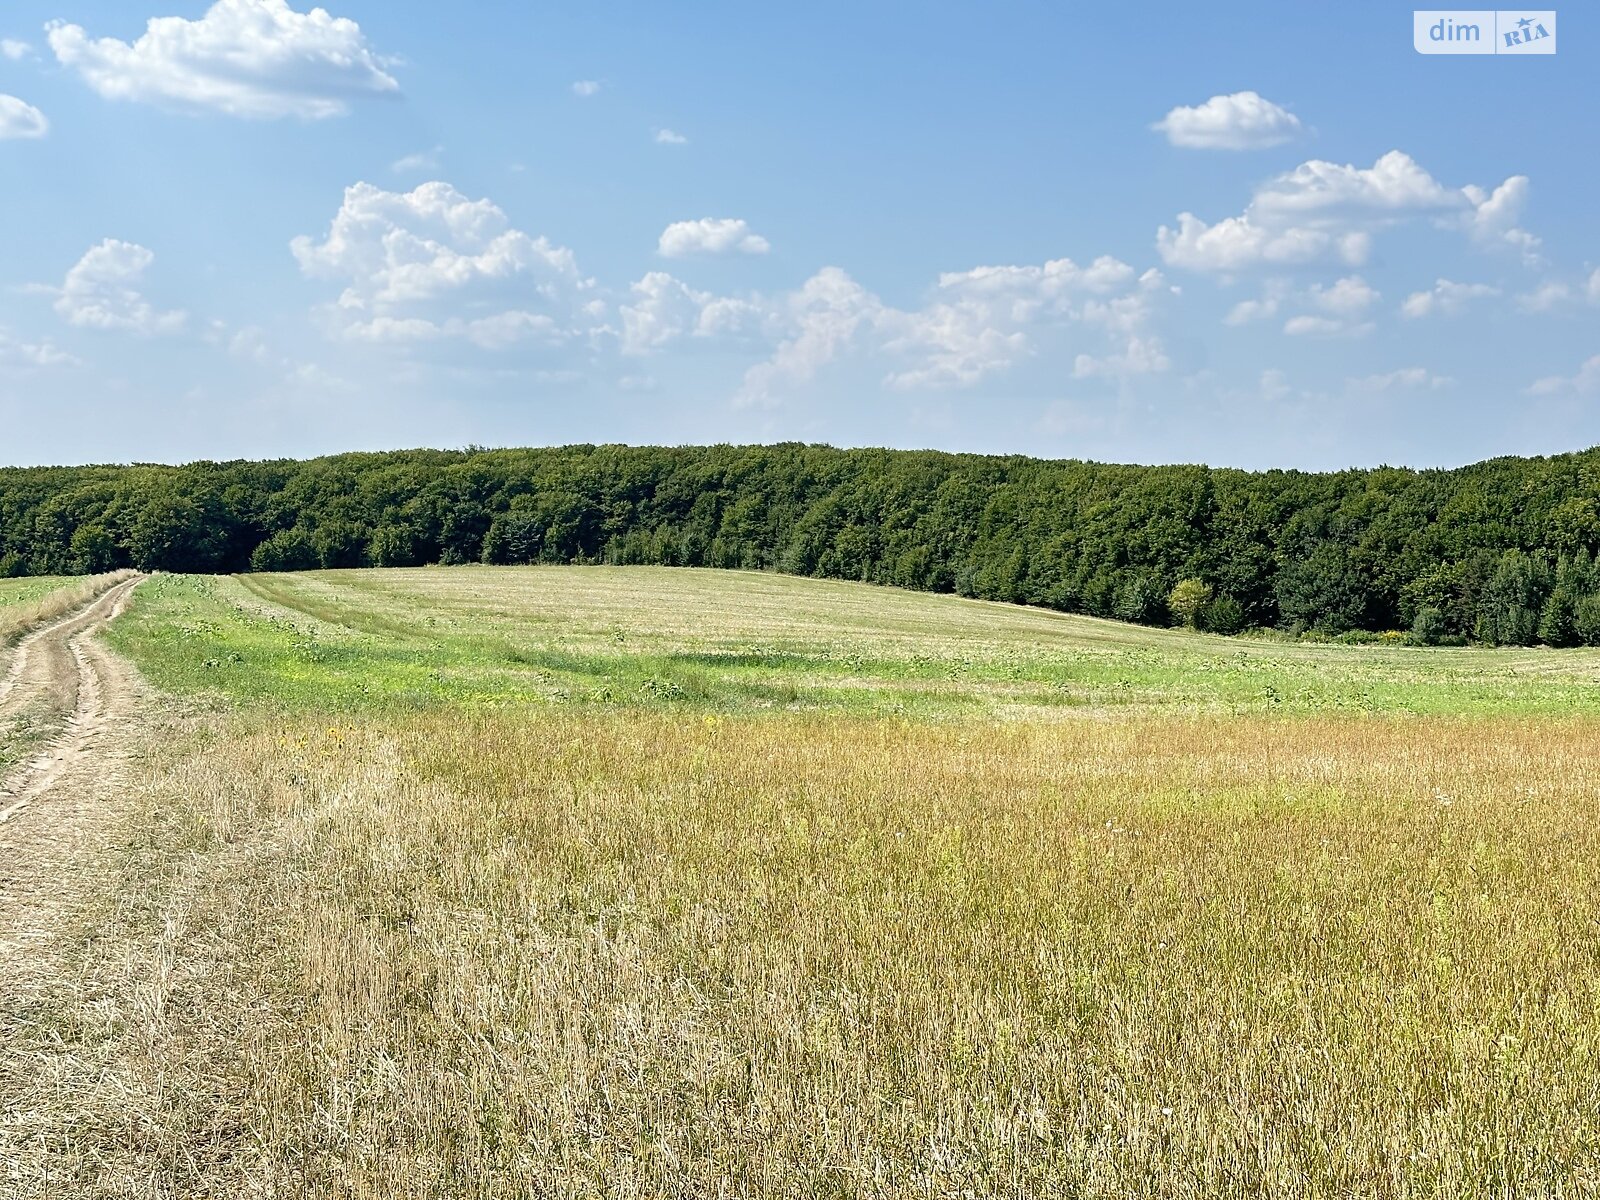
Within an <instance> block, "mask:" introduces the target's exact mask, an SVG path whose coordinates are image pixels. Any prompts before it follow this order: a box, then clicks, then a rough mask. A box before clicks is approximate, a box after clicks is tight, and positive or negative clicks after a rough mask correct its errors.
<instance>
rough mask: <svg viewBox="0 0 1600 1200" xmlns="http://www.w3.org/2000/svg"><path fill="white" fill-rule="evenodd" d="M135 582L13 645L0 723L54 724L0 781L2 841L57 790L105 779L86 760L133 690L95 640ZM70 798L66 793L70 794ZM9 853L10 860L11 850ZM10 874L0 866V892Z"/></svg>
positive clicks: (1, 687)
mask: <svg viewBox="0 0 1600 1200" xmlns="http://www.w3.org/2000/svg"><path fill="white" fill-rule="evenodd" d="M139 582H140V581H139V580H138V579H130V580H127V581H126V582H123V583H120V584H118V585H116V586H115V587H113V588H111V589H110V590H109V591H106V592H102V593H101V594H100V595H99V596H98V597H97V598H95V599H94V600H92V601H90V602H89V604H87V605H86V606H84V607H83V608H80V609H78V610H77V611H76V612H73V613H69V614H67V615H66V616H65V617H62V618H60V619H59V620H56V621H53V622H51V623H50V624H49V625H46V626H44V627H43V628H42V629H36V630H34V631H33V632H32V633H30V634H28V636H27V637H25V638H23V639H22V641H21V642H20V643H19V644H18V646H17V649H16V653H15V657H14V658H13V660H12V663H11V668H10V670H9V671H8V672H7V673H6V675H5V678H4V680H3V681H0V723H5V722H11V721H15V720H16V719H18V718H19V717H21V716H23V715H24V714H26V716H27V717H28V718H29V719H30V721H31V722H35V723H43V724H45V725H46V726H47V727H48V726H49V725H53V724H54V723H55V722H57V721H59V723H60V724H59V729H57V730H56V731H54V735H53V736H51V737H49V740H48V741H47V742H46V744H45V745H44V746H43V748H42V749H40V750H38V751H37V752H36V753H34V754H32V755H30V756H29V757H28V758H26V759H25V760H24V761H23V762H22V763H20V764H18V765H16V766H15V767H13V768H12V769H11V770H10V771H9V772H7V773H6V774H5V775H4V777H3V778H0V829H4V834H0V846H3V845H4V844H5V843H6V842H7V841H10V840H11V838H10V837H9V836H6V835H10V834H12V832H13V831H12V830H10V829H6V828H5V827H6V826H8V825H9V824H10V823H11V822H13V821H16V820H18V819H20V818H21V817H22V815H23V814H24V812H25V810H26V809H28V808H29V807H31V806H33V805H35V804H36V803H37V802H39V799H40V797H43V796H46V795H51V794H53V793H55V792H57V791H61V792H66V791H75V792H81V791H83V790H84V788H83V787H82V786H78V787H77V788H74V787H73V780H74V777H75V776H76V777H78V778H77V783H78V784H79V785H82V784H85V783H89V782H93V781H95V780H97V779H99V778H102V777H103V774H104V772H103V770H101V769H99V768H97V767H95V765H94V764H93V762H92V759H93V757H94V750H95V747H96V743H97V741H98V740H99V737H100V735H101V734H102V733H103V732H104V730H105V728H106V726H107V724H108V723H109V722H111V721H113V720H115V718H116V716H117V715H118V712H119V711H126V710H127V709H128V708H129V706H130V705H131V702H132V700H133V697H134V694H135V688H134V684H133V676H132V672H131V671H130V670H129V668H128V667H127V666H126V664H124V663H123V662H122V661H121V660H120V659H118V658H117V657H116V656H115V655H113V654H111V652H110V651H108V650H107V649H106V648H105V647H104V646H102V645H101V644H100V643H99V642H98V641H97V640H96V638H95V636H94V635H95V634H96V633H98V632H99V630H100V629H101V628H102V627H103V626H104V625H105V624H106V623H107V622H108V621H111V620H112V619H114V618H115V617H116V616H117V615H118V614H119V613H121V611H122V610H123V608H124V606H126V604H127V602H128V598H129V596H130V595H132V593H133V589H134V588H135V587H137V586H138V585H139ZM67 799H68V803H69V805H70V803H71V802H72V797H68V798H67ZM12 857H13V858H14V857H15V852H14V850H13V855H12ZM10 874H11V872H10V870H9V869H5V868H0V894H3V893H4V892H5V891H6V890H7V888H6V884H7V883H8V882H9V876H10Z"/></svg>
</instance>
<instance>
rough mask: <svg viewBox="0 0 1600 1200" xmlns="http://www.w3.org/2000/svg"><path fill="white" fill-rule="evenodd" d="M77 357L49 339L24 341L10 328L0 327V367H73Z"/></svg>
mask: <svg viewBox="0 0 1600 1200" xmlns="http://www.w3.org/2000/svg"><path fill="white" fill-rule="evenodd" d="M79 365H81V364H80V363H79V362H78V360H77V359H76V358H74V357H73V356H72V355H70V354H68V353H67V352H66V351H65V350H62V349H60V348H59V347H58V346H55V345H54V344H52V343H51V342H49V341H48V340H46V341H43V342H24V341H22V340H21V339H20V338H17V337H15V336H13V335H12V334H11V333H10V332H9V331H8V330H5V329H0V367H20V368H32V367H73V366H79Z"/></svg>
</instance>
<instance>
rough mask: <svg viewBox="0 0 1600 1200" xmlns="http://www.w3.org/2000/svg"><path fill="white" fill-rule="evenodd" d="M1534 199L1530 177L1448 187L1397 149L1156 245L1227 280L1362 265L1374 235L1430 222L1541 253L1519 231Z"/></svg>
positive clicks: (1278, 182)
mask: <svg viewBox="0 0 1600 1200" xmlns="http://www.w3.org/2000/svg"><path fill="white" fill-rule="evenodd" d="M1526 196H1527V180H1526V178H1525V177H1523V176H1513V177H1512V178H1511V179H1508V180H1507V181H1506V182H1505V183H1503V184H1501V185H1500V187H1498V188H1496V189H1495V190H1494V191H1493V192H1485V191H1484V190H1483V189H1482V188H1478V187H1476V186H1473V185H1468V186H1466V187H1462V188H1451V187H1448V186H1446V185H1445V184H1442V183H1440V182H1439V181H1438V180H1437V179H1435V178H1434V177H1433V176H1432V175H1431V174H1429V173H1428V172H1427V171H1426V170H1424V169H1423V168H1422V167H1421V166H1420V165H1419V164H1418V163H1417V162H1416V160H1414V159H1413V158H1411V156H1410V155H1408V154H1404V153H1402V152H1401V151H1399V150H1391V151H1390V152H1389V153H1387V154H1385V155H1383V156H1382V157H1381V158H1379V159H1378V160H1377V161H1376V162H1375V163H1373V165H1372V166H1371V167H1356V166H1352V165H1348V164H1340V163H1332V162H1324V161H1321V160H1312V161H1310V162H1305V163H1302V164H1300V165H1299V166H1298V167H1296V168H1295V169H1294V170H1292V171H1288V172H1286V173H1284V174H1282V175H1279V176H1277V177H1276V178H1274V179H1272V180H1269V181H1268V182H1267V183H1266V184H1264V185H1263V186H1261V187H1260V188H1258V189H1257V190H1256V192H1255V194H1254V195H1253V196H1252V197H1251V200H1250V203H1249V205H1248V206H1246V208H1245V210H1244V212H1243V213H1241V214H1239V215H1238V216H1234V217H1226V218H1224V219H1222V220H1219V221H1217V222H1215V223H1212V224H1208V223H1207V222H1205V221H1203V220H1201V219H1200V218H1199V217H1197V216H1195V215H1194V214H1193V213H1188V212H1185V213H1180V214H1179V216H1178V218H1177V224H1176V225H1175V226H1172V227H1168V226H1166V225H1163V226H1161V227H1160V229H1159V230H1158V231H1157V233H1156V247H1157V249H1158V250H1159V251H1160V253H1161V257H1162V259H1163V260H1164V261H1166V262H1167V263H1169V264H1170V265H1173V266H1178V267H1183V268H1185V269H1188V270H1193V271H1203V272H1214V273H1217V274H1224V275H1226V274H1232V273H1237V272H1240V271H1244V270H1248V269H1251V268H1257V267H1263V266H1267V267H1285V266H1298V265H1305V264H1311V263H1325V262H1341V263H1344V264H1346V265H1350V266H1356V265H1359V264H1361V263H1363V262H1365V261H1366V259H1367V257H1368V255H1369V254H1370V252H1371V248H1372V239H1373V236H1374V234H1375V233H1377V232H1379V231H1381V230H1384V229H1387V228H1390V227H1392V226H1395V225H1397V224H1400V223H1402V222H1404V221H1407V220H1414V219H1419V218H1426V219H1429V220H1432V221H1433V222H1435V223H1436V224H1438V225H1440V226H1441V227H1445V228H1453V229H1458V230H1462V231H1464V232H1466V233H1468V234H1469V235H1470V236H1471V237H1472V238H1473V239H1474V240H1475V241H1477V242H1479V243H1480V244H1485V245H1507V246H1511V247H1514V248H1517V249H1519V250H1521V251H1522V252H1523V253H1524V254H1525V255H1526V254H1527V253H1529V252H1531V247H1534V246H1537V245H1538V240H1537V239H1536V238H1534V237H1533V235H1531V234H1528V233H1527V232H1526V231H1525V230H1522V229H1520V228H1518V227H1517V226H1516V224H1515V222H1516V220H1517V219H1518V215H1519V214H1520V211H1521V207H1522V204H1523V202H1524V200H1525V199H1526Z"/></svg>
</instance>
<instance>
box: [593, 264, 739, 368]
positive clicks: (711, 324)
mask: <svg viewBox="0 0 1600 1200" xmlns="http://www.w3.org/2000/svg"><path fill="white" fill-rule="evenodd" d="M629 291H630V302H629V303H627V304H624V305H622V306H621V307H620V308H619V310H618V311H619V313H620V315H621V317H622V352H623V353H624V354H648V353H650V352H651V351H653V350H657V349H659V348H660V347H662V346H665V345H666V344H667V343H669V342H672V341H674V340H676V339H677V338H680V337H683V336H685V335H689V336H694V337H712V336H715V335H718V334H728V333H736V332H739V331H741V330H743V329H746V328H750V327H752V326H755V325H759V324H760V322H761V320H762V314H761V311H760V309H759V307H758V306H757V305H755V304H754V303H752V302H749V301H744V300H735V299H732V298H729V297H723V296H715V295H713V294H712V293H710V292H702V291H698V290H697V289H695V288H692V287H690V286H689V285H688V284H686V283H684V282H682V281H681V280H678V279H674V278H673V277H672V276H671V275H668V274H666V273H665V272H663V271H651V272H650V273H649V274H647V275H646V276H645V277H644V278H643V279H641V280H639V281H638V282H637V283H635V284H634V285H633V286H632V287H631V288H630V289H629Z"/></svg>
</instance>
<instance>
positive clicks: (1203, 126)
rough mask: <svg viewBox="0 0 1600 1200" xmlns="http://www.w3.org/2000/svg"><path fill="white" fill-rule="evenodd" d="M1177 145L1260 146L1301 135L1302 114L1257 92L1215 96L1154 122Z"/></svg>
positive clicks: (1208, 147) (1196, 147)
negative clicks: (1295, 113)
mask: <svg viewBox="0 0 1600 1200" xmlns="http://www.w3.org/2000/svg"><path fill="white" fill-rule="evenodd" d="M1151 128H1152V129H1155V130H1158V131H1159V132H1161V133H1164V134H1166V135H1167V141H1169V142H1171V143H1172V144H1173V145H1174V146H1182V147H1184V148H1186V149H1190V150H1256V149H1261V148H1263V147H1266V146H1280V145H1282V144H1283V143H1284V142H1287V141H1291V140H1293V139H1294V138H1296V137H1298V136H1299V135H1300V132H1301V125H1300V118H1299V117H1297V116H1295V115H1294V114H1293V113H1292V112H1290V111H1289V110H1288V109H1286V108H1283V107H1281V106H1279V105H1277V104H1274V103H1273V102H1272V101H1270V100H1267V99H1265V98H1263V97H1262V96H1260V95H1258V94H1257V93H1255V92H1234V93H1233V94H1232V95H1231V96H1213V97H1211V99H1209V100H1207V101H1206V102H1205V103H1204V104H1198V105H1195V106H1193V107H1184V106H1179V107H1177V108H1174V109H1173V110H1172V111H1171V112H1169V113H1168V114H1167V115H1166V116H1165V117H1163V118H1162V119H1161V120H1159V121H1157V122H1156V123H1155V124H1154V125H1152V126H1151Z"/></svg>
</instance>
